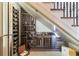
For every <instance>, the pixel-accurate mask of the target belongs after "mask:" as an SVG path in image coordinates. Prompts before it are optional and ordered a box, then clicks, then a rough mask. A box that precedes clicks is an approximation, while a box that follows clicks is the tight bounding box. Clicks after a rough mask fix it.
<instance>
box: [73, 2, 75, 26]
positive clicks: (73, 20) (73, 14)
mask: <svg viewBox="0 0 79 59" xmlns="http://www.w3.org/2000/svg"><path fill="white" fill-rule="evenodd" d="M73 17H75V2H73ZM73 25H75V19H73Z"/></svg>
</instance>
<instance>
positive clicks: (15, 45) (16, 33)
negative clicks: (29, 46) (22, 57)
mask: <svg viewBox="0 0 79 59" xmlns="http://www.w3.org/2000/svg"><path fill="white" fill-rule="evenodd" d="M18 47H19V11H18V10H16V9H15V8H14V7H13V52H12V54H13V55H18Z"/></svg>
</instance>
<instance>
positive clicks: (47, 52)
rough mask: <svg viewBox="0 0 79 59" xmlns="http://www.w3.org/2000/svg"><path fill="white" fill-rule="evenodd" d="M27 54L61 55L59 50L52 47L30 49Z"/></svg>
mask: <svg viewBox="0 0 79 59" xmlns="http://www.w3.org/2000/svg"><path fill="white" fill-rule="evenodd" d="M29 56H61V52H60V51H53V50H52V49H39V50H37V49H32V50H31V51H30V55H29Z"/></svg>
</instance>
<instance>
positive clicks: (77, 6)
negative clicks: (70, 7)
mask: <svg viewBox="0 0 79 59" xmlns="http://www.w3.org/2000/svg"><path fill="white" fill-rule="evenodd" d="M76 25H77V26H78V2H76Z"/></svg>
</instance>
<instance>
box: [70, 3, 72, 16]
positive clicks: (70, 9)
mask: <svg viewBox="0 0 79 59" xmlns="http://www.w3.org/2000/svg"><path fill="white" fill-rule="evenodd" d="M71 15H72V13H71V2H70V17H71Z"/></svg>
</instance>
